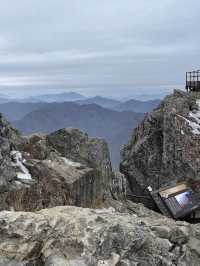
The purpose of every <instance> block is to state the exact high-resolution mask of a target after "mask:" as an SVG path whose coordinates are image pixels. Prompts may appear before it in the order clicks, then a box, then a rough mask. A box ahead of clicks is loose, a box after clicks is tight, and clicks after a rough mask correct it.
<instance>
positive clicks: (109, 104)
mask: <svg viewBox="0 0 200 266" xmlns="http://www.w3.org/2000/svg"><path fill="white" fill-rule="evenodd" d="M76 103H78V104H98V105H100V106H101V107H105V108H111V109H112V108H114V107H115V106H116V105H118V104H120V103H121V102H120V101H117V100H113V99H109V98H105V97H101V96H95V97H93V98H88V99H85V100H80V101H77V102H76Z"/></svg>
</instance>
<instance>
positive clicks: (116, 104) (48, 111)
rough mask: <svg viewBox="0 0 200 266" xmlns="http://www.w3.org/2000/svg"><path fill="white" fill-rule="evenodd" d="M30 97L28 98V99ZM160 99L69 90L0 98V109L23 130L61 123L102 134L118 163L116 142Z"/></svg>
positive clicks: (123, 139) (49, 127) (47, 128)
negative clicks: (88, 94)
mask: <svg viewBox="0 0 200 266" xmlns="http://www.w3.org/2000/svg"><path fill="white" fill-rule="evenodd" d="M29 101H30V102H29ZM159 103H160V100H152V101H138V100H133V99H131V100H128V101H125V102H121V101H118V100H115V99H110V98H106V97H101V96H96V97H91V98H86V97H84V96H83V95H81V94H77V93H73V92H69V93H62V94H48V95H40V96H37V97H30V98H26V99H23V100H16V101H14V102H11V101H10V100H8V102H6V99H4V98H2V102H1V98H0V112H1V113H3V114H4V115H5V116H6V118H7V119H8V120H9V121H11V122H12V123H14V125H15V126H16V127H17V128H18V129H19V130H20V131H21V132H22V133H23V134H29V133H34V132H46V133H48V132H52V131H54V130H57V129H60V128H65V127H76V128H80V129H82V130H83V131H86V132H88V134H89V135H90V136H93V137H100V138H105V139H106V140H107V141H108V143H109V145H110V150H111V155H112V162H113V165H115V166H116V165H118V162H119V150H120V146H121V145H122V144H124V143H126V142H127V140H128V138H129V136H130V134H131V132H132V128H133V127H135V126H137V124H138V123H139V121H141V119H142V118H143V117H144V113H146V112H149V111H151V110H152V109H154V108H155V107H156V106H157V105H158V104H159Z"/></svg>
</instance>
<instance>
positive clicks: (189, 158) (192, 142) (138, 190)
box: [121, 91, 200, 207]
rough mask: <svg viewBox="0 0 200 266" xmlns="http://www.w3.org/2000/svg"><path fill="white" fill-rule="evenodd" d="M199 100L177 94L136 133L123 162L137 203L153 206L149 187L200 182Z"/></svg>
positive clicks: (196, 96) (199, 96)
mask: <svg viewBox="0 0 200 266" xmlns="http://www.w3.org/2000/svg"><path fill="white" fill-rule="evenodd" d="M198 98H199V99H200V95H198V94H197V95H192V94H188V93H184V92H181V91H175V92H174V94H173V95H170V96H167V97H166V98H165V99H164V100H163V102H162V103H161V104H160V105H159V107H158V108H157V109H155V110H154V111H153V112H152V113H150V114H148V115H147V116H146V118H145V119H144V120H143V122H142V123H141V124H140V125H139V126H138V127H137V128H136V129H135V130H134V133H133V135H132V137H131V139H130V141H129V143H128V144H127V145H126V146H125V147H124V148H123V151H122V162H121V171H122V173H124V174H125V176H126V178H127V180H128V183H129V190H130V191H129V193H130V194H132V195H134V196H132V199H133V200H134V201H140V202H143V203H144V204H146V205H147V206H151V207H152V201H151V198H149V195H148V194H147V192H146V188H147V187H148V186H151V187H152V188H153V189H158V188H159V187H162V186H165V185H166V184H169V183H170V182H171V183H172V182H174V183H176V182H178V181H183V180H189V179H200V172H199V171H200V170H199V169H200V168H199V166H200V156H199V154H200V145H199V144H200V134H199V133H200V131H199V127H200V126H199V122H200V120H199V121H198V117H199V111H198V109H199V106H198ZM135 196H136V197H135ZM137 196H138V197H137Z"/></svg>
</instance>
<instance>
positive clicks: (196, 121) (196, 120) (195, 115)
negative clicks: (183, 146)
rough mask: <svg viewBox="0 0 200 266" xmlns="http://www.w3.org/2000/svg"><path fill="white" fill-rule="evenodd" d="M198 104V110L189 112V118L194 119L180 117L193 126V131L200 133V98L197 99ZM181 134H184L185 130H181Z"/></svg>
mask: <svg viewBox="0 0 200 266" xmlns="http://www.w3.org/2000/svg"><path fill="white" fill-rule="evenodd" d="M196 104H197V106H198V109H197V110H194V111H191V112H190V113H189V118H192V119H193V121H191V120H189V119H187V118H185V117H183V116H181V115H178V116H179V117H181V118H183V119H184V120H185V121H186V122H187V123H188V124H189V126H190V127H191V128H192V133H193V134H196V135H199V134H200V99H198V100H196ZM181 134H182V135H184V132H183V131H182V130H181Z"/></svg>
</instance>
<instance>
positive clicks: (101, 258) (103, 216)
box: [0, 205, 200, 266]
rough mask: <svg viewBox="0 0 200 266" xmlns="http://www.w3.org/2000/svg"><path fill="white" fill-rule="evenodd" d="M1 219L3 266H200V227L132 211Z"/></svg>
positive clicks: (52, 212) (61, 211)
mask: <svg viewBox="0 0 200 266" xmlns="http://www.w3.org/2000/svg"><path fill="white" fill-rule="evenodd" d="M132 211H133V212H134V214H130V213H119V212H116V211H115V210H114V209H107V210H106V209H104V210H91V209H86V208H84V209H83V208H78V207H69V206H68V207H55V208H53V209H45V210H41V211H39V212H36V213H28V212H26V213H24V212H7V211H3V212H1V213H0V239H1V241H0V265H1V266H6V265H8V266H14V265H15V266H25V265H37V266H43V265H45V266H50V265H51V266H52V265H54V266H62V265H63V266H66V265H68V266H78V265H79V266H87V265H88V266H93V265H94V266H95V265H96V266H101V265H104V266H117V265H121V266H135V265H141V266H156V265H163V266H169V265H171V266H175V265H178V266H187V265H190V266H198V265H200V248H199V247H200V234H199V232H200V226H199V225H190V224H187V223H185V222H175V221H173V220H170V219H168V218H166V217H164V216H161V215H159V214H156V213H154V212H150V211H149V210H147V209H145V208H144V207H142V206H141V207H140V206H139V205H135V206H134V205H132Z"/></svg>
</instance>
